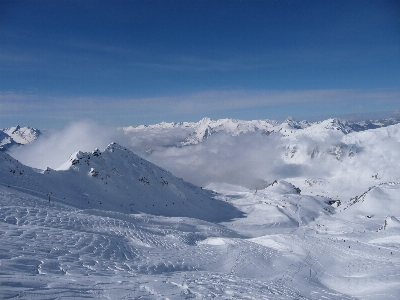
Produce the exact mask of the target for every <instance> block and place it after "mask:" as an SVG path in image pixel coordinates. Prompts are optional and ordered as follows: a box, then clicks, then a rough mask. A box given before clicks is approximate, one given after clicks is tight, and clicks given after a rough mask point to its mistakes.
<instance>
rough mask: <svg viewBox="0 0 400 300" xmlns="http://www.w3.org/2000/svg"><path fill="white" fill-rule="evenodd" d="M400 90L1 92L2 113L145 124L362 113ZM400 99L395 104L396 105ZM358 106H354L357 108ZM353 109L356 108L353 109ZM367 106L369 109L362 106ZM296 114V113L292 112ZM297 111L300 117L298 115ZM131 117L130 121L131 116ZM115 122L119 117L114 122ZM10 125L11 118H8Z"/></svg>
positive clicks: (391, 103)
mask: <svg viewBox="0 0 400 300" xmlns="http://www.w3.org/2000/svg"><path fill="white" fill-rule="evenodd" d="M399 100H400V91H399V90H395V89H374V90H356V89H330V90H293V91H266V90H255V91H254V90H253V91H246V90H230V91H205V92H199V93H193V94H190V95H178V96H168V97H142V98H139V97H138V98H130V97H106V96H104V97H60V96H52V97H50V96H43V95H35V94H33V93H29V94H25V93H15V92H2V93H0V115H1V116H2V117H3V118H4V117H7V116H9V115H11V114H12V115H14V116H19V117H20V118H24V116H27V115H30V117H32V115H33V114H34V115H36V118H37V119H38V120H40V119H41V118H45V119H53V120H55V119H58V120H65V121H73V120H81V119H92V120H97V121H99V122H108V123H112V124H114V125H119V126H121V125H134V124H141V123H143V122H146V121H144V120H145V119H147V120H151V121H152V122H161V121H165V120H171V119H173V120H175V121H185V120H187V119H186V118H187V116H188V115H190V116H195V117H196V118H201V117H204V116H207V115H210V114H212V115H218V114H219V113H224V112H226V111H228V110H229V111H234V110H244V109H246V110H257V109H260V108H268V107H276V106H282V107H284V106H288V105H294V106H296V105H297V106H301V107H304V108H306V109H307V107H308V109H309V110H310V111H313V108H314V107H315V106H324V107H335V108H340V109H341V110H342V111H343V113H360V111H357V109H356V108H357V107H361V106H363V105H365V104H368V105H365V106H366V107H367V106H370V107H382V105H384V107H385V108H386V110H394V109H398V108H399V107H398V105H399ZM396 105H397V106H396ZM355 107H356V108H355ZM352 110H353V111H352ZM364 112H365V111H364ZM291 114H293V113H291ZM294 117H296V116H295V115H294ZM129 120H131V121H129ZM116 122H121V123H119V124H116ZM10 125H12V124H10Z"/></svg>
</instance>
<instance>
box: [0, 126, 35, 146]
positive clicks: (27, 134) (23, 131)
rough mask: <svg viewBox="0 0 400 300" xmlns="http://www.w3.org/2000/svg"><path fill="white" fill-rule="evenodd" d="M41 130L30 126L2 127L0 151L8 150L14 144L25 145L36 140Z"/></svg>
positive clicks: (0, 131)
mask: <svg viewBox="0 0 400 300" xmlns="http://www.w3.org/2000/svg"><path fill="white" fill-rule="evenodd" d="M40 135H41V132H40V130H39V129H36V128H32V127H30V126H26V127H20V126H19V125H17V126H15V127H10V128H5V129H0V151H4V150H8V149H10V148H11V147H12V146H16V145H25V144H28V143H31V142H33V141H35V140H36V139H37V138H38V137H39V136H40Z"/></svg>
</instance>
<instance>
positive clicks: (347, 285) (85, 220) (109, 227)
mask: <svg viewBox="0 0 400 300" xmlns="http://www.w3.org/2000/svg"><path fill="white" fill-rule="evenodd" d="M208 188H209V189H213V190H215V191H216V192H218V194H216V195H217V196H216V197H217V198H218V199H219V200H223V201H226V202H230V203H232V204H233V205H234V206H236V207H237V208H238V209H240V210H241V211H243V212H245V213H246V217H243V218H237V219H234V220H232V221H228V222H223V223H215V222H214V223H211V222H207V221H202V220H199V219H194V218H183V217H163V216H153V215H148V214H124V213H121V212H113V211H106V210H98V209H94V208H93V209H89V208H87V209H78V208H76V207H72V206H68V205H66V204H65V203H61V202H57V200H54V201H52V202H51V203H48V201H47V200H46V199H43V198H38V197H36V196H34V195H32V194H29V193H24V192H23V191H22V190H21V189H19V190H17V189H15V188H13V187H12V186H10V187H8V186H7V185H0V298H1V299H8V298H12V299H19V298H21V299H68V298H70V299H92V298H93V299H94V298H95V299H191V298H197V299H211V298H216V299H399V298H400V282H399V280H398V279H399V278H400V252H399V250H400V229H399V228H400V226H398V223H399V222H398V220H399V214H398V212H396V211H393V214H394V215H392V216H389V217H387V218H386V219H385V217H384V216H383V217H382V216H379V215H378V216H377V217H378V219H376V218H375V216H374V215H368V217H366V216H364V215H365V214H368V213H369V212H368V207H370V203H372V202H374V200H377V197H378V196H379V195H381V194H382V193H383V192H382V191H390V193H391V194H390V195H389V196H390V197H389V198H388V199H389V200H387V201H398V198H399V197H398V196H399V195H400V193H399V191H400V188H399V186H398V185H388V186H380V187H377V188H376V189H377V190H375V191H374V190H371V191H370V192H368V193H366V194H365V195H363V198H360V199H358V202H357V203H355V204H354V205H352V206H350V207H349V208H348V209H346V210H345V213H343V214H341V213H337V214H332V212H333V211H331V209H333V208H332V207H331V206H329V204H327V203H326V201H325V199H324V198H322V197H320V198H318V197H315V196H314V197H311V196H304V195H300V194H296V193H295V191H293V190H292V189H291V186H290V185H289V184H287V183H285V182H278V183H277V186H275V187H271V188H267V189H265V190H261V191H251V190H248V189H245V188H240V187H235V186H229V185H211V186H209V187H208ZM278 191H279V193H278ZM285 191H286V192H285ZM357 207H359V208H357ZM342 215H343V216H342ZM382 218H383V219H382ZM379 225H383V226H382V227H381V228H379Z"/></svg>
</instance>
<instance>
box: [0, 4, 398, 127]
mask: <svg viewBox="0 0 400 300" xmlns="http://www.w3.org/2000/svg"><path fill="white" fill-rule="evenodd" d="M399 109H400V2H399V1H396V0H393V1H389V0H379V1H368V0H362V1H361V0H360V1H357V0H354V1H348V0H346V1H342V0H335V1H330V0H326V1H289V0H287V1H273V0H270V1H268V0H266V1H250V0H249V1H235V0H232V1H219V0H213V1H207V0H202V1H196V0H193V1H178V0H177V1H170V0H159V1H158V0H157V1H150V0H145V1H91V0H86V1H68V0H66V1H57V0H51V1H47V0H41V1H35V0H30V1H23V0H22V1H9V0H4V1H0V128H4V127H10V126H15V125H17V124H19V125H22V126H26V125H30V126H33V127H37V128H40V129H49V128H62V127H64V126H66V124H69V123H70V122H74V121H82V120H83V121H86V120H91V121H94V122H98V123H100V124H102V125H104V126H129V125H140V124H154V123H159V122H162V121H167V122H171V121H174V122H179V121H198V120H200V119H201V118H203V117H210V118H212V119H219V118H236V119H245V120H251V119H274V120H283V119H285V118H286V117H288V116H291V117H293V118H295V119H299V120H301V119H308V120H318V119H324V118H328V117H340V116H352V115H360V114H369V115H371V113H372V114H373V113H382V112H393V111H398V110H399Z"/></svg>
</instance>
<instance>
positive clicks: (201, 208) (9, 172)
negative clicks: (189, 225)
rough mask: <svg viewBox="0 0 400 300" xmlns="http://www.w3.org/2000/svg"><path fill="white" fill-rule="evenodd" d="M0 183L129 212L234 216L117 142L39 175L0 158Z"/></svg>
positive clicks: (81, 204)
mask: <svg viewBox="0 0 400 300" xmlns="http://www.w3.org/2000/svg"><path fill="white" fill-rule="evenodd" d="M0 155H1V157H0V160H1V162H0V170H1V173H0V184H3V185H6V186H8V185H9V186H11V187H12V188H15V189H17V190H23V191H29V192H30V193H32V195H36V196H41V197H44V198H46V199H48V194H49V193H51V194H50V198H51V199H54V200H57V201H61V202H62V203H69V204H71V205H74V206H76V207H80V208H95V209H101V210H108V211H118V212H128V213H139V212H142V213H150V214H154V215H163V216H186V217H194V218H197V219H203V220H209V221H222V220H227V219H230V218H233V217H239V216H240V213H239V212H238V211H237V210H236V209H234V208H233V207H232V206H230V205H229V204H227V203H224V202H222V201H217V200H213V199H212V198H211V197H212V195H211V194H210V192H208V191H205V190H202V189H201V188H199V187H196V186H194V185H191V184H189V183H186V182H184V181H183V180H182V179H179V178H176V177H175V176H173V175H172V174H171V173H169V172H167V171H165V170H163V169H161V168H159V167H157V166H155V165H153V164H152V163H149V162H148V161H146V160H144V159H142V158H140V157H138V156H137V155H135V154H134V153H132V152H131V151H129V150H127V149H126V148H124V147H121V146H119V145H118V144H115V143H113V144H110V145H109V146H108V147H107V148H106V149H105V150H104V151H103V152H101V151H99V150H98V149H96V150H94V151H93V152H92V153H83V152H77V153H75V154H73V155H71V157H70V159H69V160H68V161H67V162H66V163H65V164H63V165H62V166H60V168H58V169H57V170H52V169H47V170H45V171H43V172H41V173H37V172H35V170H33V169H31V168H29V167H27V166H24V165H22V164H21V163H19V162H18V161H16V160H15V159H13V158H11V157H10V156H9V155H7V154H4V153H2V154H0Z"/></svg>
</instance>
